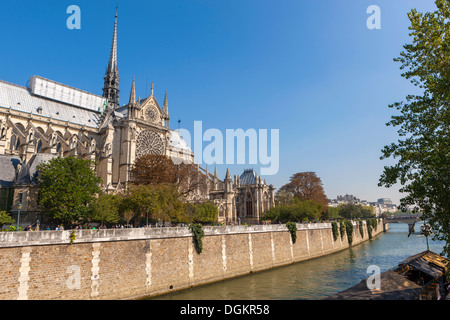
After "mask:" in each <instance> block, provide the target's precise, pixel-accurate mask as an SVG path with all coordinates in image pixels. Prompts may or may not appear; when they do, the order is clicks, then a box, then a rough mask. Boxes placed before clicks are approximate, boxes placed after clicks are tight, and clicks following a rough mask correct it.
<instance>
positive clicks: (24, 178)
mask: <svg viewBox="0 0 450 320" xmlns="http://www.w3.org/2000/svg"><path fill="white" fill-rule="evenodd" d="M56 157H58V156H57V155H55V154H50V153H37V154H35V155H33V157H31V159H30V161H28V163H27V164H24V165H22V168H21V170H20V172H19V174H18V176H17V180H16V181H15V183H14V184H15V185H30V184H31V185H36V184H37V183H38V182H37V175H38V171H37V166H38V165H40V164H41V163H43V162H48V161H50V160H51V159H53V158H56Z"/></svg>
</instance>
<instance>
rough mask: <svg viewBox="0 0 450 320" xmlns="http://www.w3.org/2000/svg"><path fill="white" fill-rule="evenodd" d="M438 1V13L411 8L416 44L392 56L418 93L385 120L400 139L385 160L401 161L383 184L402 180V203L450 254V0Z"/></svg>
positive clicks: (395, 106)
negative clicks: (420, 216) (423, 221)
mask: <svg viewBox="0 0 450 320" xmlns="http://www.w3.org/2000/svg"><path fill="white" fill-rule="evenodd" d="M435 3H436V6H437V10H436V11H435V12H427V13H420V12H417V10H415V9H413V10H412V11H411V12H409V14H408V17H409V20H410V22H411V26H410V27H409V29H410V30H411V33H410V36H411V37H412V43H410V44H406V45H404V51H402V52H401V53H400V57H398V58H396V59H394V61H397V62H400V63H401V67H400V69H401V70H404V73H403V74H402V76H403V77H404V78H405V79H408V80H409V81H410V82H411V83H412V84H413V85H414V86H415V87H416V88H417V89H418V90H417V91H420V94H416V95H408V96H407V97H406V101H402V102H396V103H393V104H392V105H390V106H389V107H390V108H392V109H396V110H397V112H398V114H396V115H393V116H392V118H391V121H390V122H388V123H387V125H388V126H393V127H398V134H399V136H400V137H401V138H400V140H398V141H397V142H396V143H392V144H390V145H387V146H385V147H384V149H383V150H382V153H383V154H382V157H381V159H387V158H394V159H398V162H397V163H396V164H395V165H392V166H386V167H385V168H384V172H383V174H382V175H381V177H380V181H379V185H380V186H386V187H391V186H392V185H394V184H396V183H400V184H401V185H402V187H401V189H400V191H401V192H403V193H405V196H404V197H403V198H402V199H401V207H402V208H404V209H406V208H407V207H408V206H414V211H415V212H416V211H421V212H422V213H423V216H424V217H425V218H427V219H428V221H429V223H430V224H431V225H432V227H433V230H434V231H435V238H437V239H440V240H444V241H445V242H446V245H445V247H444V252H446V253H447V254H450V197H449V194H450V186H449V183H450V136H449V133H450V132H449V131H450V111H449V103H450V20H449V19H450V1H449V0H436V1H435Z"/></svg>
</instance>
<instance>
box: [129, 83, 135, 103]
mask: <svg viewBox="0 0 450 320" xmlns="http://www.w3.org/2000/svg"><path fill="white" fill-rule="evenodd" d="M135 103H136V85H135V82H134V76H133V84H132V85H131V93H130V101H129V102H128V104H130V105H134V104H135Z"/></svg>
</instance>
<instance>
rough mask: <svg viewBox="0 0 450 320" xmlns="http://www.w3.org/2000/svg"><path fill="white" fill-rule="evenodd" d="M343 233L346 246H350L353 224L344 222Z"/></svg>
mask: <svg viewBox="0 0 450 320" xmlns="http://www.w3.org/2000/svg"><path fill="white" fill-rule="evenodd" d="M344 223H345V231H346V232H347V239H348V244H349V245H350V246H351V245H352V243H353V223H352V222H351V221H349V220H345V221H344Z"/></svg>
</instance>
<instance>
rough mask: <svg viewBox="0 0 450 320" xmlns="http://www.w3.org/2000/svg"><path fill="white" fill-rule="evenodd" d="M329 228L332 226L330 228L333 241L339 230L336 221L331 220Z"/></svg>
mask: <svg viewBox="0 0 450 320" xmlns="http://www.w3.org/2000/svg"><path fill="white" fill-rule="evenodd" d="M331 228H332V230H333V239H334V241H336V240H337V238H338V237H339V230H338V225H337V223H336V222H334V221H333V222H332V223H331Z"/></svg>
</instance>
